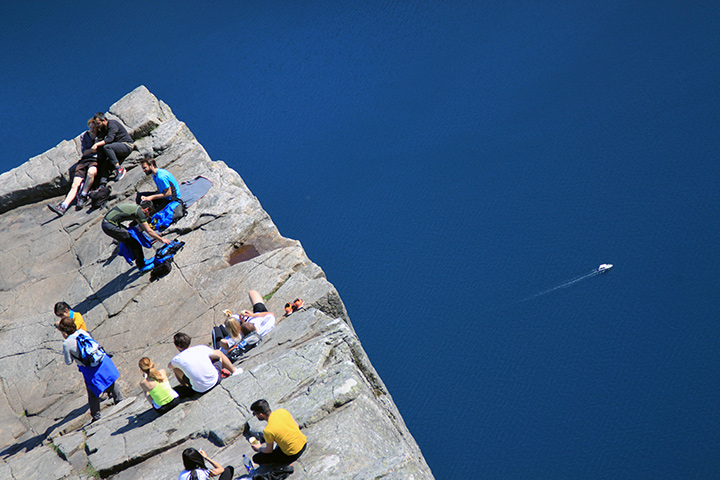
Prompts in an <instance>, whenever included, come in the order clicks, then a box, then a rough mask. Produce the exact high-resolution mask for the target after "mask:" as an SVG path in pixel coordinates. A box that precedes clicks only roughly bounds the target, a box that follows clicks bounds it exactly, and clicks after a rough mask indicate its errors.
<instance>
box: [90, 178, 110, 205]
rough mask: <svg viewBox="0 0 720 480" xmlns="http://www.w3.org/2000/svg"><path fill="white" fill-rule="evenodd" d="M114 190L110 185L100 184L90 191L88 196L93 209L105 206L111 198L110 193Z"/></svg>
mask: <svg viewBox="0 0 720 480" xmlns="http://www.w3.org/2000/svg"><path fill="white" fill-rule="evenodd" d="M111 192H112V187H111V186H110V185H105V184H103V185H100V186H99V187H98V188H96V189H95V190H93V191H92V192H90V193H88V197H90V202H91V205H92V209H93V210H95V209H98V208H102V207H104V206H105V204H106V203H107V201H108V200H109V199H110V193H111Z"/></svg>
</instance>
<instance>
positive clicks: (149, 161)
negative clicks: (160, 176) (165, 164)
mask: <svg viewBox="0 0 720 480" xmlns="http://www.w3.org/2000/svg"><path fill="white" fill-rule="evenodd" d="M143 163H147V164H148V165H150V166H153V167H157V163H155V159H154V158H152V157H145V158H143V159H142V160H140V164H141V165H142V164H143Z"/></svg>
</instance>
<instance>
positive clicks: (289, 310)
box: [285, 303, 293, 317]
mask: <svg viewBox="0 0 720 480" xmlns="http://www.w3.org/2000/svg"><path fill="white" fill-rule="evenodd" d="M292 312H293V307H292V305H290V304H289V303H286V304H285V316H286V317H287V316H288V315H290V314H291V313H292Z"/></svg>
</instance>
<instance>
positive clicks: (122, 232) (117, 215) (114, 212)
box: [102, 201, 170, 272]
mask: <svg viewBox="0 0 720 480" xmlns="http://www.w3.org/2000/svg"><path fill="white" fill-rule="evenodd" d="M152 214H153V204H152V202H149V201H145V202H142V203H141V204H140V205H137V204H135V203H121V204H120V205H117V206H116V207H115V208H113V209H111V210H110V211H109V212H108V213H107V214H106V215H105V218H104V219H103V221H102V229H103V232H105V234H106V235H108V236H109V237H112V238H114V239H115V240H117V241H118V242H121V243H123V244H125V246H126V247H127V248H128V249H129V250H130V251H131V252H132V253H133V255H134V256H135V265H137V267H138V268H139V269H140V271H141V272H147V271H148V270H152V268H153V262H148V263H145V255H144V254H143V248H142V245H140V242H138V241H137V240H135V238H133V236H132V235H131V234H130V232H129V231H128V227H125V226H124V225H123V224H122V222H126V221H132V220H134V221H136V222H137V223H138V225H139V226H140V228H141V229H142V230H143V231H144V232H145V233H147V234H148V235H149V236H150V237H152V238H154V239H155V240H158V241H160V242H162V243H164V244H168V243H170V240H168V239H166V238H163V237H162V236H161V235H160V234H159V233H157V232H156V231H155V230H153V229H152V228H150V225H148V219H149V218H150V216H151V215H152Z"/></svg>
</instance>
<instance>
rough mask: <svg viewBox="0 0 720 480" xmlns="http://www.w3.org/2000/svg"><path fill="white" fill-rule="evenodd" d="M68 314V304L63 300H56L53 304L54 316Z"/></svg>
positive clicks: (63, 316) (61, 316) (65, 315)
mask: <svg viewBox="0 0 720 480" xmlns="http://www.w3.org/2000/svg"><path fill="white" fill-rule="evenodd" d="M69 315H70V305H68V304H67V303H65V302H57V303H56V304H55V316H56V317H60V318H65V317H68V316H69Z"/></svg>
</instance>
